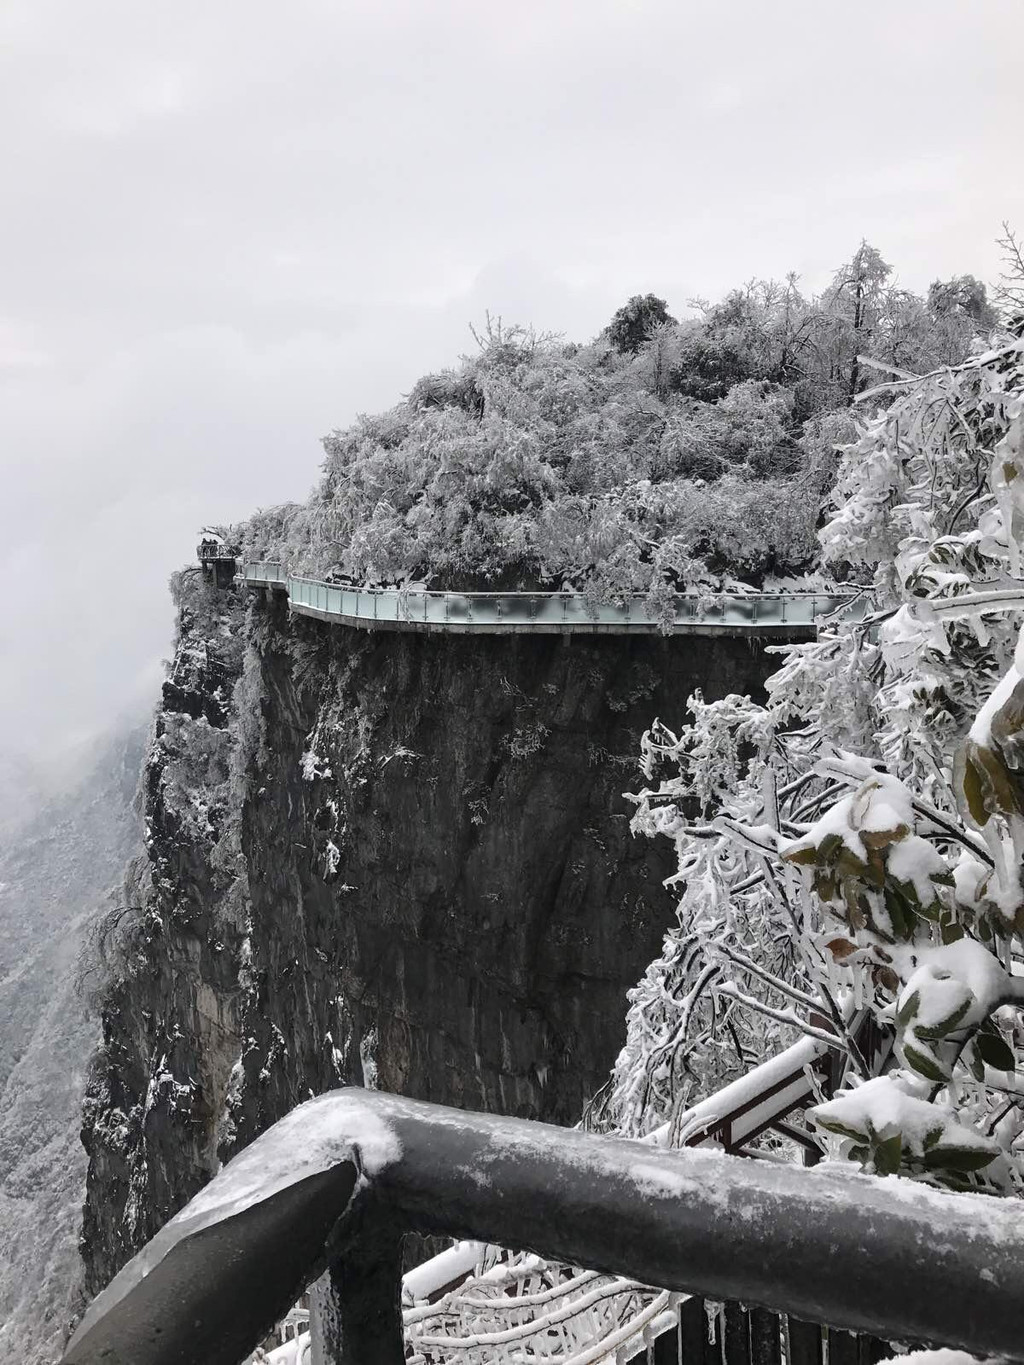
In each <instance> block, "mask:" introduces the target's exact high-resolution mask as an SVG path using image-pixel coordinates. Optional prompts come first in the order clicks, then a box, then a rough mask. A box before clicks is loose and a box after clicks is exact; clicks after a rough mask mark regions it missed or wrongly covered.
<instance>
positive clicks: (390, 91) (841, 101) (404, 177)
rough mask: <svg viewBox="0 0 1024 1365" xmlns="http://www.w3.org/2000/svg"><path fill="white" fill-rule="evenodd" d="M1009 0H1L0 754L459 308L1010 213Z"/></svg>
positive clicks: (913, 245)
mask: <svg viewBox="0 0 1024 1365" xmlns="http://www.w3.org/2000/svg"><path fill="white" fill-rule="evenodd" d="M1022 40H1024V3H1022V0H856V2H855V0H771V2H770V3H769V2H768V0H706V3H703V4H697V3H694V0H515V2H514V3H511V2H508V0H507V2H506V3H503V4H499V3H496V2H495V0H289V3H288V4H282V3H279V2H276V0H275V2H274V3H271V0H175V3H174V4H163V5H156V4H148V3H139V0H2V4H0V170H2V179H0V194H2V196H3V203H2V212H0V279H2V282H3V283H2V289H0V462H2V471H0V472H2V484H0V583H2V585H3V592H2V598H0V601H2V606H0V771H2V768H3V760H5V759H6V761H7V762H10V761H11V759H12V757H13V758H15V759H17V758H18V757H19V756H22V757H28V758H30V759H46V760H54V759H59V756H60V755H61V754H62V753H64V752H67V751H68V750H69V748H71V747H73V746H74V744H75V743H77V742H78V741H79V740H80V739H81V737H82V736H83V735H85V734H88V733H89V732H90V731H92V730H95V729H96V728H97V727H99V726H102V725H104V724H106V723H107V722H109V721H111V720H112V719H113V718H114V717H115V716H116V715H117V714H118V713H119V712H122V711H124V710H125V709H126V708H130V707H132V706H136V705H138V704H139V703H140V700H141V699H142V698H143V697H145V696H146V695H147V694H150V695H152V694H153V693H154V691H155V687H156V685H157V681H158V678H159V675H160V674H159V663H158V661H159V659H160V657H161V655H162V654H166V652H167V648H168V642H169V637H170V630H171V614H170V606H169V601H168V598H167V595H166V580H167V576H168V574H169V573H170V571H171V570H172V569H173V568H174V567H175V566H176V565H178V564H179V563H181V562H182V561H184V560H186V559H187V558H189V556H190V555H191V553H192V549H193V545H194V533H195V531H196V529H197V528H198V527H199V525H200V524H201V523H202V522H203V521H204V520H227V519H237V518H240V517H242V516H244V515H245V514H246V513H247V512H248V511H250V510H252V509H253V508H255V507H257V506H265V505H267V504H269V503H274V502H280V501H284V500H286V499H291V498H300V497H303V496H305V494H306V493H307V491H308V490H309V488H310V486H311V485H312V483H313V480H314V478H315V476H316V472H317V467H318V460H319V455H320V451H319V446H318V438H319V437H320V435H321V434H322V433H323V432H325V431H326V430H328V429H329V428H331V427H332V426H337V425H343V424H345V423H346V422H348V421H349V420H350V419H351V418H352V417H353V416H354V415H355V414H356V413H357V412H359V411H361V410H372V409H375V408H378V407H381V406H384V405H387V404H389V403H390V402H392V401H394V400H395V399H396V398H397V397H398V395H399V394H401V393H402V392H403V391H405V390H407V389H408V388H409V386H410V385H411V384H412V382H413V381H414V380H415V379H416V377H417V376H418V374H420V373H421V372H422V371H424V370H426V369H429V368H433V367H437V366H439V365H441V364H443V363H445V362H447V361H450V360H453V359H454V358H455V357H456V356H457V355H458V354H459V352H460V351H462V350H464V349H466V348H467V345H468V344H469V343H470V338H469V336H468V331H467V324H468V323H469V322H470V321H479V320H480V319H481V318H482V315H483V312H484V310H485V309H486V308H489V309H491V310H492V311H493V312H498V313H501V314H503V315H504V316H505V317H506V318H507V319H516V320H523V321H527V320H529V321H533V322H535V323H537V324H538V325H540V326H543V327H548V328H553V329H555V330H559V331H564V332H566V333H568V334H570V335H572V336H577V337H585V336H589V335H592V334H593V333H594V332H596V331H597V330H598V329H599V328H600V327H601V326H602V325H603V324H604V322H605V321H606V320H607V318H608V316H609V315H610V313H611V312H612V311H613V309H614V308H615V307H616V306H617V305H618V304H619V303H620V302H622V301H623V300H624V299H625V298H626V297H627V296H628V295H630V294H632V293H635V292H637V291H646V290H648V289H650V290H654V291H655V292H657V293H660V294H662V295H664V296H665V297H666V298H667V299H668V300H669V301H670V303H671V304H672V305H673V306H674V307H675V308H676V310H677V311H681V310H682V309H683V308H684V307H685V301H686V299H687V298H688V297H691V296H693V295H695V294H702V295H706V296H711V297H714V296H716V295H719V294H721V293H722V292H724V291H725V290H726V289H727V288H729V287H730V286H731V285H733V284H736V283H737V282H740V281H742V280H744V279H746V278H749V277H750V276H753V275H773V274H774V275H779V274H781V273H783V272H785V271H787V270H789V269H795V270H797V271H798V272H800V274H801V275H802V276H803V278H804V281H805V283H806V284H807V286H808V287H811V288H813V287H816V286H820V285H821V284H822V283H824V281H825V280H826V279H827V277H828V275H829V274H830V272H831V270H832V269H833V268H834V267H835V266H836V265H838V264H839V263H840V262H841V261H842V260H843V259H844V258H846V257H848V256H849V254H850V253H851V251H852V250H853V248H854V247H855V246H856V244H857V241H858V240H859V239H860V237H861V236H866V237H868V238H869V240H871V241H873V242H874V243H875V244H876V245H877V246H878V247H879V248H880V249H881V250H882V252H883V254H884V255H885V256H886V257H887V258H888V259H890V260H891V261H893V262H894V263H895V264H896V266H897V268H898V270H899V273H900V277H901V279H902V281H903V282H904V283H905V284H907V285H909V286H912V287H917V288H924V287H926V286H927V284H928V282H929V281H930V280H931V279H933V278H935V277H936V276H948V275H951V274H957V273H963V272H965V271H970V272H973V273H975V274H977V275H980V276H981V277H982V278H986V279H991V278H992V277H993V276H994V275H995V274H996V272H997V268H998V253H997V250H996V248H995V246H994V238H995V237H996V235H997V233H998V231H999V225H1000V221H1001V220H1002V219H1010V220H1011V222H1014V223H1016V224H1017V225H1018V227H1019V228H1021V229H1022V230H1024V177H1022V176H1021V175H1020V167H1021V164H1022V163H1021V154H1020V143H1019V135H1020V128H1021V115H1022V113H1024V97H1022V95H1021V89H1022V87H1021V81H1020V68H1019V54H1020V51H1021V45H1022Z"/></svg>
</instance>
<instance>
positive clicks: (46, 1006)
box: [0, 725, 145, 1365]
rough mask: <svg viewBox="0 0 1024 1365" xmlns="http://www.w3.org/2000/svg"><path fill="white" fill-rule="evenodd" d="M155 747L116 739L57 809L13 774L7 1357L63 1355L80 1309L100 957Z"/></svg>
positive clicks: (2, 918) (1, 808)
mask: <svg viewBox="0 0 1024 1365" xmlns="http://www.w3.org/2000/svg"><path fill="white" fill-rule="evenodd" d="M144 741H145V730H144V728H143V727H142V726H139V725H136V726H135V727H133V728H130V729H121V730H120V731H118V732H117V733H116V734H114V735H112V736H108V737H107V738H106V739H105V740H104V741H103V742H102V743H101V744H99V745H97V747H96V750H95V752H94V754H93V758H92V762H91V764H90V765H89V766H88V769H87V772H86V774H85V776H83V777H81V778H80V779H79V780H78V781H77V782H75V783H73V784H72V785H71V787H70V789H69V790H68V791H67V792H65V793H64V794H63V795H62V796H60V797H58V798H55V799H51V800H48V801H43V802H40V798H39V796H38V791H39V789H38V788H37V787H34V786H32V785H31V784H29V783H26V782H24V781H23V780H22V779H23V778H25V777H26V774H25V773H24V772H21V771H19V770H17V769H15V770H12V771H11V772H4V773H3V774H2V775H0V777H2V779H3V782H4V785H3V789H2V791H0V815H2V816H5V817H6V818H5V819H4V820H3V821H2V823H0V831H2V834H0V839H2V842H0V1228H2V1229H3V1237H2V1244H3V1255H2V1257H0V1356H3V1358H5V1359H17V1360H18V1361H19V1362H22V1363H23V1365H47V1363H48V1362H51V1361H53V1360H55V1359H57V1358H58V1357H59V1354H60V1349H61V1346H62V1343H63V1338H64V1333H65V1330H66V1327H67V1323H68V1320H69V1318H70V1316H71V1315H72V1313H73V1312H74V1311H75V1308H76V1305H77V1302H78V1293H79V1289H78V1286H79V1279H80V1273H79V1263H78V1235H79V1225H80V1221H81V1205H82V1198H83V1192H84V1184H85V1169H86V1159H85V1152H84V1150H83V1148H82V1146H81V1142H80V1140H79V1127H80V1112H81V1103H82V1094H83V1091H84V1087H85V1076H86V1070H87V1067H88V1062H89V1056H90V1054H91V1052H92V1049H93V1047H94V1046H95V1044H96V1042H97V1041H98V1025H97V1022H96V1020H95V1019H94V1018H91V1017H90V1014H89V1010H88V1008H87V1003H86V995H87V986H88V979H89V962H90V959H91V957H92V955H93V952H94V949H93V947H92V943H93V939H94V936H95V929H96V926H97V924H98V921H99V919H100V918H101V916H102V915H103V913H104V911H105V909H106V908H107V906H108V904H109V893H110V888H111V887H113V886H115V885H116V884H117V883H118V881H119V879H120V876H121V874H122V871H123V868H124V865H125V862H126V860H127V859H128V858H129V856H130V855H131V854H132V853H133V852H134V851H135V849H136V848H137V846H138V842H139V829H138V821H137V817H136V816H135V814H134V813H133V810H132V804H133V797H134V793H135V788H136V784H137V781H138V771H139V766H140V763H141V759H142V752H143V748H144ZM8 778H10V779H11V781H10V782H8V781H7V779H8Z"/></svg>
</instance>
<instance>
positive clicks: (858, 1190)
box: [64, 1090, 1024, 1365]
mask: <svg viewBox="0 0 1024 1365" xmlns="http://www.w3.org/2000/svg"><path fill="white" fill-rule="evenodd" d="M406 1231H416V1232H419V1233H421V1234H425V1235H432V1236H461V1237H468V1238H473V1239H475V1240H478V1241H482V1242H486V1243H488V1244H495V1243H496V1244H503V1245H508V1246H520V1247H531V1248H532V1249H533V1251H534V1253H535V1254H536V1255H537V1256H540V1257H542V1258H544V1259H545V1260H546V1261H550V1262H559V1263H563V1264H566V1265H580V1266H584V1267H586V1268H587V1269H589V1270H593V1271H596V1272H597V1273H598V1277H605V1278H604V1280H602V1279H601V1278H595V1280H594V1281H593V1282H592V1283H593V1288H592V1289H588V1288H587V1285H586V1284H584V1285H583V1286H577V1292H578V1293H579V1292H582V1293H583V1294H584V1295H587V1294H590V1295H591V1296H593V1295H598V1296H599V1297H598V1298H592V1304H593V1305H596V1304H597V1303H598V1302H599V1301H603V1300H602V1299H601V1298H600V1295H601V1294H602V1292H603V1286H604V1285H606V1284H607V1285H615V1286H616V1292H618V1286H617V1285H616V1279H617V1278H620V1279H621V1280H628V1281H631V1282H635V1283H636V1284H637V1285H640V1286H649V1287H652V1288H645V1289H643V1290H642V1291H641V1292H642V1293H643V1294H646V1295H652V1297H651V1298H650V1300H649V1302H648V1304H647V1307H648V1308H649V1309H650V1310H651V1312H652V1314H653V1316H652V1317H651V1319H650V1321H651V1323H652V1324H653V1322H655V1321H656V1320H657V1319H658V1318H659V1317H660V1316H661V1315H662V1313H663V1312H667V1311H671V1308H672V1305H673V1299H675V1301H676V1302H677V1303H678V1301H679V1299H680V1298H681V1296H683V1295H686V1294H689V1293H694V1294H700V1295H704V1296H707V1297H708V1298H710V1299H714V1300H719V1301H729V1302H733V1303H743V1304H753V1305H759V1306H761V1307H763V1308H767V1309H770V1310H772V1311H774V1312H784V1313H788V1314H792V1315H794V1317H796V1318H800V1319H803V1320H805V1321H810V1322H825V1323H829V1324H832V1325H834V1326H837V1327H845V1328H849V1329H851V1330H853V1331H858V1332H869V1333H872V1334H873V1335H874V1336H877V1337H881V1338H885V1339H897V1340H903V1341H906V1340H910V1341H920V1342H928V1343H932V1344H935V1345H943V1346H955V1347H959V1348H962V1349H964V1350H968V1351H971V1352H973V1353H974V1354H976V1355H979V1356H984V1355H1000V1356H1005V1357H1008V1358H1011V1359H1016V1358H1020V1357H1021V1355H1022V1354H1024V1348H1022V1346H1021V1343H1022V1342H1024V1221H1022V1220H1021V1218H1020V1208H1019V1204H1018V1203H1017V1201H1016V1200H1012V1199H1006V1200H998V1199H992V1198H986V1197H984V1196H981V1195H966V1194H964V1195H953V1194H949V1193H947V1192H944V1191H939V1190H935V1189H932V1188H929V1187H926V1186H923V1185H920V1184H917V1183H914V1182H912V1181H908V1180H905V1179H898V1178H894V1177H890V1178H888V1179H885V1180H882V1179H879V1178H877V1177H872V1176H867V1175H862V1174H860V1173H858V1172H853V1171H851V1170H850V1169H849V1167H848V1166H847V1165H846V1164H844V1165H843V1167H842V1168H840V1169H837V1168H834V1167H829V1166H828V1165H826V1164H823V1165H821V1166H819V1167H817V1168H815V1169H814V1170H805V1169H802V1168H800V1167H798V1166H794V1165H790V1164H787V1163H776V1162H769V1161H763V1162H762V1161H748V1160H742V1159H740V1158H737V1157H733V1156H729V1155H727V1154H725V1153H721V1152H710V1151H703V1150H700V1149H698V1148H693V1147H691V1148H685V1149H681V1150H671V1151H668V1150H663V1149H660V1148H658V1147H656V1146H652V1145H650V1144H644V1143H640V1142H631V1141H626V1140H624V1139H620V1138H611V1137H604V1136H596V1135H594V1134H591V1133H584V1132H579V1131H576V1130H571V1129H563V1128H553V1127H550V1126H548V1125H547V1124H540V1123H531V1122H528V1121H525V1120H520V1119H506V1118H499V1117H496V1116H494V1115H488V1114H473V1113H463V1112H461V1111H458V1110H454V1109H446V1108H443V1107H441V1106H439V1105H431V1104H424V1103H421V1102H417V1101H413V1100H408V1099H404V1098H400V1097H398V1096H394V1095H384V1094H380V1093H377V1092H368V1091H359V1090H348V1091H334V1092H332V1093H330V1094H327V1095H322V1096H320V1097H319V1098H317V1099H313V1100H309V1101H307V1102H306V1103H305V1104H303V1105H300V1106H299V1107H298V1108H297V1109H294V1110H293V1111H292V1112H291V1113H290V1114H289V1115H288V1116H287V1117H286V1118H284V1119H282V1120H281V1121H280V1122H278V1123H277V1124H275V1125H274V1126H273V1127H272V1128H270V1129H268V1130H267V1132H265V1133H264V1134H263V1135H262V1136H261V1137H259V1138H257V1139H256V1141H255V1142H253V1143H252V1144H251V1145H250V1146H249V1147H247V1148H246V1149H245V1150H244V1151H242V1152H241V1153H240V1154H239V1155H238V1156H237V1157H236V1158H235V1159H234V1160H233V1161H232V1162H230V1163H229V1164H228V1165H227V1166H226V1167H225V1168H224V1169H223V1170H222V1171H221V1172H220V1174H219V1175H217V1176H216V1177H215V1178H214V1179H213V1181H211V1183H210V1184H209V1185H208V1186H207V1187H206V1188H205V1189H204V1190H202V1191H201V1192H200V1193H199V1194H198V1195H197V1196H196V1197H195V1198H194V1199H193V1200H192V1201H191V1202H190V1203H189V1204H188V1205H186V1207H185V1208H184V1209H183V1210H182V1211H181V1212H180V1213H179V1214H178V1215H177V1216H176V1217H175V1218H173V1219H172V1220H171V1222H170V1223H168V1224H167V1225H166V1226H165V1227H164V1228H163V1229H162V1230H161V1231H160V1232H159V1233H157V1235H156V1237H154V1238H153V1240H152V1241H151V1242H150V1243H149V1244H148V1245H147V1246H146V1247H144V1248H143V1250H142V1251H141V1252H140V1253H139V1254H138V1255H137V1256H136V1257H135V1259H134V1260H133V1261H131V1262H130V1263H129V1264H128V1265H127V1266H126V1267H125V1268H124V1269H123V1270H122V1271H121V1272H120V1274H119V1275H118V1276H116V1278H115V1279H114V1280H113V1282H112V1283H111V1284H110V1285H109V1286H108V1287H107V1289H105V1290H104V1291H103V1293H101V1294H100V1295H99V1296H98V1297H97V1298H96V1300H95V1301H94V1302H93V1303H92V1304H91V1305H90V1307H89V1309H88V1310H87V1312H86V1314H85V1317H84V1318H83V1320H82V1322H81V1324H80V1326H79V1327H78V1329H77V1331H76V1332H75V1334H74V1336H73V1337H72V1339H71V1342H70V1343H69V1346H68V1349H67V1352H66V1354H65V1356H64V1362H65V1365H117V1362H129V1361H130V1362H132V1365H170V1362H173V1361H183V1360H189V1361H197V1362H199V1361H202V1362H203V1365H236V1363H237V1362H238V1361H239V1360H240V1359H241V1358H242V1357H244V1356H245V1355H246V1354H247V1353H248V1352H250V1351H252V1350H253V1348H254V1347H255V1345H256V1344H257V1343H258V1342H259V1341H260V1340H261V1339H263V1337H264V1336H265V1335H266V1333H267V1331H268V1330H269V1329H270V1328H271V1326H272V1325H273V1323H274V1321H275V1320H277V1319H279V1318H280V1317H281V1316H282V1315H283V1314H284V1313H285V1312H286V1310H287V1308H288V1307H289V1305H290V1304H292V1303H294V1302H295V1301H296V1299H297V1298H298V1296H299V1293H300V1292H301V1291H302V1290H303V1289H304V1288H305V1287H306V1286H308V1285H309V1284H311V1283H312V1282H313V1281H314V1280H320V1283H321V1285H326V1288H324V1289H323V1290H322V1292H320V1293H319V1295H318V1302H319V1306H318V1309H317V1313H316V1318H317V1322H318V1324H319V1327H318V1331H319V1333H320V1336H321V1342H322V1350H323V1354H324V1358H325V1359H326V1360H327V1361H332V1362H336V1363H338V1365H356V1362H360V1365H366V1362H370V1361H372V1362H376V1363H377V1365H402V1362H404V1361H405V1359H406V1343H405V1338H404V1330H403V1322H402V1312H401V1301H400V1300H401V1293H400V1266H401V1239H402V1234H403V1233H404V1232H406ZM325 1271H326V1272H328V1273H327V1277H326V1280H321V1278H320V1277H321V1276H323V1275H324V1272H325ZM549 1287H554V1286H549ZM531 1292H532V1293H536V1294H539V1293H544V1292H546V1291H545V1290H544V1289H536V1290H531ZM663 1295H664V1298H662V1296H663ZM556 1297H557V1294H556ZM614 1297H615V1293H609V1295H608V1300H609V1301H612V1300H613V1299H614ZM655 1305H657V1313H654V1308H655ZM536 1306H537V1305H534V1307H536ZM571 1317H572V1314H571V1312H570V1313H569V1314H567V1316H566V1317H565V1319H564V1321H566V1322H568V1321H569V1320H570V1319H571ZM751 1318H753V1314H751ZM637 1321H638V1317H635V1318H634V1319H633V1321H632V1322H631V1323H626V1324H624V1325H623V1327H622V1329H621V1330H622V1331H624V1332H626V1333H628V1335H627V1337H626V1339H625V1340H624V1341H623V1343H622V1344H623V1346H628V1342H629V1341H630V1340H631V1339H633V1338H635V1337H636V1336H637V1331H636V1326H635V1324H636V1323H637ZM560 1326H561V1324H560V1322H557V1321H554V1320H552V1321H551V1324H550V1334H551V1335H552V1336H554V1335H557V1332H558V1331H559V1330H560ZM505 1330H512V1329H511V1328H508V1329H505ZM614 1330H615V1329H610V1330H609V1332H608V1333H607V1334H606V1335H605V1336H604V1338H603V1340H602V1341H601V1342H597V1343H593V1345H594V1346H595V1348H596V1347H602V1346H605V1345H607V1343H608V1340H609V1338H610V1335H611V1332H612V1331H614ZM480 1335H481V1336H484V1335H485V1334H484V1333H481V1334H480ZM492 1335H493V1334H492ZM487 1344H488V1345H494V1344H495V1343H494V1342H493V1340H492V1342H490V1343H487ZM452 1345H453V1343H452V1342H451V1341H449V1343H448V1349H449V1350H450V1349H451V1346H452ZM456 1349H457V1348H456ZM597 1358H599V1357H594V1356H591V1357H590V1358H589V1360H590V1361H593V1360H594V1359H597ZM491 1359H495V1357H494V1356H492V1357H491ZM577 1365H582V1362H581V1361H578V1362H577ZM588 1365H589V1363H588Z"/></svg>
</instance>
